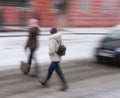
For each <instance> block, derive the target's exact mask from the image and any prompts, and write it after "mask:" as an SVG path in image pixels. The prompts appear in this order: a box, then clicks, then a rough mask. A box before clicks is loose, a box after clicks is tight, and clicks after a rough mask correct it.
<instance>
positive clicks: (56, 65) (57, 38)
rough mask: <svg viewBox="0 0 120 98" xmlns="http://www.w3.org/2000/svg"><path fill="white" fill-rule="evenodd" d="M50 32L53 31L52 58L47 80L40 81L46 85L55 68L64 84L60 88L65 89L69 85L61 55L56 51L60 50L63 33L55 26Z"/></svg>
mask: <svg viewBox="0 0 120 98" xmlns="http://www.w3.org/2000/svg"><path fill="white" fill-rule="evenodd" d="M50 33H51V36H50V38H49V57H50V59H51V64H50V66H49V68H48V73H47V76H46V78H45V80H44V81H41V80H39V82H40V83H41V84H42V86H46V84H47V82H48V81H49V80H50V78H51V75H52V73H53V71H54V70H55V71H56V73H57V75H58V76H59V78H60V79H61V81H62V84H63V85H62V88H61V89H60V90H62V91H64V90H66V89H67V88H68V87H67V83H66V80H65V78H64V75H63V73H62V70H61V67H60V61H61V56H59V55H58V54H57V53H56V51H57V50H58V47H59V44H60V42H61V34H60V33H57V29H56V28H55V27H53V28H52V29H51V30H50Z"/></svg>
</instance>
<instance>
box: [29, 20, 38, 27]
mask: <svg viewBox="0 0 120 98" xmlns="http://www.w3.org/2000/svg"><path fill="white" fill-rule="evenodd" d="M36 25H38V20H37V19H30V20H29V26H36Z"/></svg>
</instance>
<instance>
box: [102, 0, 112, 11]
mask: <svg viewBox="0 0 120 98" xmlns="http://www.w3.org/2000/svg"><path fill="white" fill-rule="evenodd" d="M112 4H113V0H103V12H104V13H112V12H113V11H112Z"/></svg>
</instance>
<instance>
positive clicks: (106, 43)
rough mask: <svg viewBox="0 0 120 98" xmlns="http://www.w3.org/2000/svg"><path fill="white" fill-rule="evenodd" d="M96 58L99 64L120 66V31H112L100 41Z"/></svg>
mask: <svg viewBox="0 0 120 98" xmlns="http://www.w3.org/2000/svg"><path fill="white" fill-rule="evenodd" d="M95 58H96V60H97V62H99V63H104V62H107V63H114V64H120V29H117V30H112V31H111V32H110V33H108V34H107V35H106V36H105V37H104V38H103V39H102V40H101V41H100V45H99V46H98V47H97V48H96V50H95Z"/></svg>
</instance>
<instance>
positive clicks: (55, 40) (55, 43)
mask: <svg viewBox="0 0 120 98" xmlns="http://www.w3.org/2000/svg"><path fill="white" fill-rule="evenodd" d="M61 36H62V34H61V33H55V34H52V35H51V36H50V38H49V56H50V59H51V61H61V56H59V55H58V54H57V53H56V51H57V50H58V47H59V45H60V42H61Z"/></svg>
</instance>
